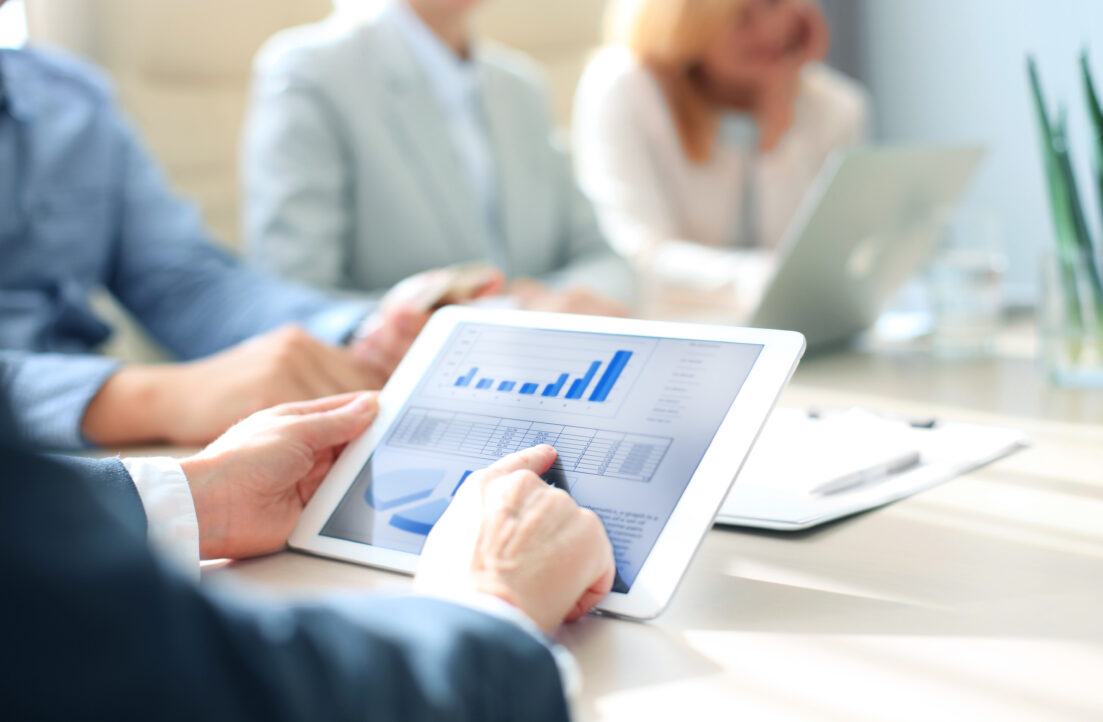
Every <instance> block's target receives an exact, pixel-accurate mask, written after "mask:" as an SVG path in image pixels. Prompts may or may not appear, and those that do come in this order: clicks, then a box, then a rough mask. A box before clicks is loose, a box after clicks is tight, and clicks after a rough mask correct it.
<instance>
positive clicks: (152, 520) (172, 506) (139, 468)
mask: <svg viewBox="0 0 1103 722" xmlns="http://www.w3.org/2000/svg"><path fill="white" fill-rule="evenodd" d="M122 462H123V466H125V467H126V470H127V473H129V474H130V478H131V479H133V480H134V486H136V487H137V488H138V496H140V497H141V499H142V506H143V507H145V510H146V519H147V520H148V522H149V531H148V532H147V533H148V536H149V542H150V546H152V547H153V549H154V550H155V551H156V552H157V553H158V554H159V555H160V556H161V557H162V558H164V559H165V560H167V561H168V562H169V563H170V564H172V565H174V566H176V567H177V568H178V569H179V570H180V571H182V572H184V573H185V574H186V575H187V576H188V577H190V578H192V579H194V580H196V581H198V580H199V520H198V519H197V518H196V515H195V502H194V501H193V500H192V495H191V487H190V486H188V478H187V477H186V476H184V470H183V469H182V468H180V462H178V461H177V460H176V459H170V458H167V457H151V458H134V459H123V460H122Z"/></svg>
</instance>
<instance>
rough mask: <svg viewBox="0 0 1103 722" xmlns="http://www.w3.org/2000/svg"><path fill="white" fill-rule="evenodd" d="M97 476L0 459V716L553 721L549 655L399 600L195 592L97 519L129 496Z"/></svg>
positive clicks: (516, 633) (484, 622) (15, 457)
mask: <svg viewBox="0 0 1103 722" xmlns="http://www.w3.org/2000/svg"><path fill="white" fill-rule="evenodd" d="M114 463H116V464H117V462H114ZM105 471H106V472H107V473H108V474H111V473H114V472H115V471H117V469H115V468H114V467H112V462H98V463H96V462H59V461H57V460H48V459H42V458H35V457H32V456H29V455H27V454H24V453H22V452H18V451H9V450H3V449H0V569H2V571H3V576H4V591H3V593H2V594H0V614H2V618H3V619H4V620H5V627H6V631H5V635H4V636H5V639H4V644H3V645H0V655H2V657H3V659H4V664H3V674H0V699H3V700H4V716H5V717H6V718H10V719H66V720H69V719H110V720H121V721H125V720H150V719H158V720H177V719H179V720H199V719H201V720H205V721H207V720H243V719H258V720H260V719H263V720H383V721H390V720H403V721H406V722H417V721H419V720H480V721H487V722H493V721H495V720H532V721H534V722H541V721H543V720H549V721H550V720H562V719H565V718H566V715H567V713H566V705H565V701H564V699H563V693H562V690H561V688H560V682H559V677H558V671H557V669H556V665H555V662H554V660H553V658H552V656H551V654H550V653H549V652H548V650H547V649H546V648H545V647H544V646H543V645H542V644H540V643H539V642H538V641H537V640H535V639H533V638H532V637H530V636H528V635H527V634H526V633H525V632H523V631H521V630H519V629H517V628H515V627H513V626H512V625H510V624H508V623H506V622H502V621H500V620H497V619H494V618H492V617H488V616H485V615H482V614H480V613H478V612H475V611H471V610H467V609H464V608H462V607H458V606H454V605H450V604H448V603H445V602H436V601H429V600H413V599H405V600H403V599H394V600H387V601H369V600H363V599H360V600H345V601H344V602H343V603H341V604H340V605H337V604H329V605H316V606H298V607H290V606H282V605H274V604H271V603H263V604H262V603H245V602H244V601H243V600H241V599H240V598H229V597H216V596H212V595H211V594H209V593H206V592H205V591H203V590H200V589H198V588H196V587H195V586H193V585H191V584H189V583H187V581H186V580H184V579H181V578H178V577H176V576H174V575H173V573H172V572H171V571H167V570H165V569H163V568H162V567H160V566H159V565H158V563H157V562H156V561H155V560H154V559H153V558H152V556H151V554H150V552H149V551H148V548H147V546H146V544H145V536H144V533H143V532H144V530H143V529H141V528H139V525H136V524H134V523H133V519H131V522H130V523H120V521H119V519H118V518H117V517H114V516H112V515H109V514H108V513H106V512H105V510H104V509H105V506H106V505H107V504H111V505H115V504H119V503H121V504H122V505H123V506H124V507H127V505H128V504H129V502H128V501H127V500H126V494H127V493H128V492H126V487H125V485H121V484H120V485H119V488H117V489H116V490H115V491H116V492H117V493H116V494H111V492H107V494H108V495H106V496H105V492H103V488H104V487H105V486H111V485H110V484H104V483H103V480H102V478H101V477H102V475H103V473H104V472H105ZM116 481H121V480H116ZM124 516H125V514H124Z"/></svg>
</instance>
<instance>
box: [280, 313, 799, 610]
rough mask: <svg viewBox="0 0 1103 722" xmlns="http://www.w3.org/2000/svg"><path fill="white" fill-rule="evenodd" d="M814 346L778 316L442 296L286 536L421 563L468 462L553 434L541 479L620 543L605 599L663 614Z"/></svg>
mask: <svg viewBox="0 0 1103 722" xmlns="http://www.w3.org/2000/svg"><path fill="white" fill-rule="evenodd" d="M803 350H804V338H803V337H802V336H801V335H800V334H795V333H788V332H781V331H763V330H758V329H741V328H730V327H719V326H695V325H689V324H669V323H657V322H650V321H630V320H623V319H611V318H596V317H583V316H569V315H563V314H543V313H532V312H523V311H496V310H488V309H478V308H463V307H449V308H445V309H443V310H441V311H438V312H437V313H436V314H434V316H433V318H432V320H431V321H430V322H429V324H428V325H427V326H426V327H425V329H424V331H423V332H422V333H421V335H420V336H419V337H418V339H417V341H416V343H415V344H414V346H413V347H412V348H411V349H410V352H409V353H408V354H407V355H406V357H405V359H403V361H402V363H401V365H400V366H399V367H398V369H397V370H396V371H395V373H394V375H393V376H392V377H391V380H390V381H389V382H388V383H387V386H386V387H385V388H384V389H383V391H382V392H381V394H380V401H379V404H380V413H379V418H378V419H377V421H376V423H375V425H374V426H373V427H372V428H371V429H370V430H369V431H368V432H367V433H365V434H364V435H363V436H362V437H360V438H359V439H357V440H355V441H353V442H352V443H351V444H350V445H349V446H348V448H347V449H346V451H345V453H344V454H343V455H342V456H341V458H340V459H338V460H337V463H336V464H335V465H334V467H333V470H332V471H331V472H330V474H329V476H328V477H327V478H326V480H325V481H324V482H323V483H322V486H321V488H320V489H319V490H318V493H317V494H316V495H315V497H314V499H313V500H312V501H311V503H310V505H309V506H308V507H307V509H306V510H305V511H304V513H303V516H302V519H301V520H300V523H299V525H298V527H297V528H296V530H295V532H294V534H293V535H292V537H291V540H290V542H291V545H292V546H293V547H295V548H298V549H303V550H306V551H310V552H313V553H316V554H322V555H325V556H331V557H336V558H339V559H347V560H351V561H357V562H361V563H364V564H370V565H375V566H381V567H385V568H388V569H395V570H398V571H405V572H409V573H412V572H414V571H415V570H416V569H417V568H418V559H419V554H420V553H421V552H422V549H423V547H424V546H425V545H426V543H427V537H428V536H429V534H430V532H431V531H432V530H433V527H434V525H435V524H437V523H438V520H440V519H441V518H442V516H443V515H444V514H445V511H446V509H448V508H449V505H450V504H452V503H453V499H456V500H460V499H462V498H465V497H467V496H469V491H470V490H468V492H464V493H462V494H461V493H460V492H461V490H463V489H464V487H465V486H466V485H467V482H468V480H469V477H470V478H476V477H477V478H479V479H485V474H481V473H480V472H478V470H479V469H483V468H485V467H487V466H489V465H493V464H494V463H495V462H497V461H498V460H499V459H501V458H503V457H506V456H509V455H510V454H512V453H514V452H518V451H521V450H524V449H529V448H531V447H534V446H539V445H541V444H548V445H551V446H553V447H554V448H555V450H556V451H557V452H558V456H557V458H556V459H555V461H554V462H552V464H551V466H550V468H549V469H548V470H547V474H546V476H548V477H549V478H554V479H555V480H556V485H557V486H559V487H560V488H566V489H569V493H570V497H572V498H573V500H574V502H577V504H578V505H579V506H581V507H585V508H587V509H590V510H592V511H593V512H594V513H595V514H596V515H597V516H598V517H599V518H600V519H601V522H602V525H603V527H604V531H605V534H606V536H607V537H608V542H609V543H610V544H611V545H612V548H613V553H614V559H615V565H616V571H615V580H614V584H613V591H612V593H610V594H609V595H608V596H607V597H606V598H605V599H604V600H603V601H601V602H600V604H599V605H598V608H599V609H601V610H602V611H604V612H606V613H612V614H617V615H622V616H627V617H633V618H640V619H643V618H650V617H654V616H655V615H657V614H659V613H660V612H661V611H662V610H663V609H664V608H665V606H666V605H667V603H668V602H669V601H670V598H671V597H672V596H673V594H674V590H675V589H676V588H677V586H678V583H679V582H680V580H681V578H682V576H683V575H684V573H685V571H686V568H687V567H688V566H689V562H690V561H691V559H692V558H693V555H694V553H695V552H696V550H697V547H698V546H699V544H700V542H701V540H702V538H703V537H704V535H705V533H706V532H707V531H708V529H709V528H710V527H711V525H712V522H713V520H714V518H715V516H716V512H717V510H718V509H719V507H720V504H721V503H722V502H723V500H724V497H725V496H726V495H727V492H728V489H729V488H730V486H731V484H732V481H733V480H734V478H735V476H736V474H737V473H738V471H739V469H740V467H741V466H742V464H743V461H744V459H745V458H746V456H747V453H748V452H749V450H750V448H751V445H752V444H753V443H754V441H755V439H756V438H757V436H758V434H759V431H760V430H761V428H762V425H763V423H764V422H765V419H766V417H767V416H768V415H769V413H770V411H771V409H772V408H773V405H774V403H775V401H776V400H777V397H778V395H779V394H780V392H781V390H782V388H784V386H785V384H786V383H787V382H788V380H789V378H790V376H791V375H792V373H793V371H794V369H795V368H796V365H797V362H798V360H799V359H800V356H801V354H802V353H803ZM530 471H531V470H530ZM533 473H535V472H533ZM507 476H508V475H507ZM532 482H533V480H532V479H529V481H528V482H526V483H527V484H529V487H530V488H531V489H535V488H536V487H532V486H531V483H532ZM484 483H485V482H482V481H480V485H482V484H484ZM540 483H543V482H540ZM492 486H493V485H492ZM547 491H548V492H551V489H548V490H547ZM557 493H558V494H560V495H563V494H564V492H562V491H559V492H557ZM537 496H538V497H539V498H545V497H546V498H554V496H555V495H554V494H552V496H550V497H549V496H548V494H546V493H543V492H542V493H541V494H539V495H537ZM562 501H563V502H567V501H569V500H568V499H566V498H565V497H562ZM467 503H471V502H467ZM555 503H559V502H555ZM484 511H485V509H484ZM568 541H569V540H568ZM549 544H551V542H550V541H549ZM552 548H554V546H553V547H552ZM565 549H568V550H569V547H567V548H565ZM563 553H570V552H569V551H564V552H563ZM468 558H470V555H468ZM467 566H468V565H467V564H466V563H465V564H464V570H465V571H466V568H467ZM568 581H569V580H568ZM576 581H577V580H576ZM591 581H593V580H588V581H587V582H586V584H590V582H591ZM592 591H595V593H596V589H595V590H592ZM564 593H566V594H567V595H568V596H570V594H573V593H574V592H573V591H571V590H570V585H569V584H568V585H567V588H566V591H565V592H564ZM571 603H574V601H572V602H571ZM583 606H585V602H584V603H583Z"/></svg>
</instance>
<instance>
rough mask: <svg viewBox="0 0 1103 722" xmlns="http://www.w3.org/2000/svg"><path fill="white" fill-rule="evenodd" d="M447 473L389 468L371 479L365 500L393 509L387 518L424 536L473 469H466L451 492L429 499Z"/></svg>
mask: <svg viewBox="0 0 1103 722" xmlns="http://www.w3.org/2000/svg"><path fill="white" fill-rule="evenodd" d="M447 473H448V472H447V471H445V470H444V469H399V470H396V471H390V472H386V473H383V474H380V475H379V476H377V477H375V478H373V479H372V481H371V484H369V485H368V489H367V491H366V492H365V493H364V500H365V501H367V503H368V505H369V506H371V507H372V508H373V509H375V510H377V511H391V510H394V514H393V515H392V516H391V518H390V521H389V522H388V524H390V525H391V526H393V527H394V528H396V529H401V530H402V531H405V532H409V533H411V534H418V535H420V536H425V535H427V534H428V533H429V532H430V531H431V530H432V529H433V525H434V524H436V523H437V520H438V519H440V517H441V515H442V514H443V513H444V510H445V509H447V508H448V504H450V503H451V501H452V495H454V494H455V493H456V491H457V490H458V489H459V488H460V485H461V484H463V482H464V481H465V480H466V479H467V477H468V476H469V475H470V474H471V472H470V471H465V472H464V473H463V475H462V476H461V477H460V478H459V479H458V481H457V483H456V485H455V487H454V488H453V489H452V493H451V494H450V495H449V496H447V497H444V498H437V499H429V497H430V496H431V495H432V494H433V492H434V491H435V490H436V488H437V487H438V486H439V485H440V483H441V481H443V480H444V478H445V476H446V475H447ZM427 500H428V501H427Z"/></svg>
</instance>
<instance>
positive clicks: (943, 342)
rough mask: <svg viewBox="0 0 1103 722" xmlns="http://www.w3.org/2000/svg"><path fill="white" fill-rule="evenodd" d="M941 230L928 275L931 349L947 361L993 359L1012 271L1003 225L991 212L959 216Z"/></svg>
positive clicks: (950, 216)
mask: <svg viewBox="0 0 1103 722" xmlns="http://www.w3.org/2000/svg"><path fill="white" fill-rule="evenodd" d="M940 228H941V232H940V239H939V243H938V245H937V247H936V250H935V253H934V256H933V257H932V259H931V261H930V263H929V264H928V266H927V269H926V273H925V275H924V279H925V281H926V283H925V285H926V288H927V296H928V299H929V303H930V308H931V337H930V343H931V351H932V353H934V354H935V355H936V356H940V357H943V358H972V357H978V356H986V355H990V354H991V353H992V352H993V351H994V350H995V345H996V337H997V334H998V333H999V330H1000V324H1001V317H1002V314H1003V301H1004V276H1005V275H1006V271H1007V256H1006V255H1005V254H1004V251H1003V247H1002V243H1001V241H1002V238H1001V235H1000V229H999V222H998V221H997V219H996V218H995V216H993V215H991V214H988V213H980V212H972V211H970V212H955V213H949V214H947V215H946V216H945V218H944V220H943V222H942V223H941V225H940Z"/></svg>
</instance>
